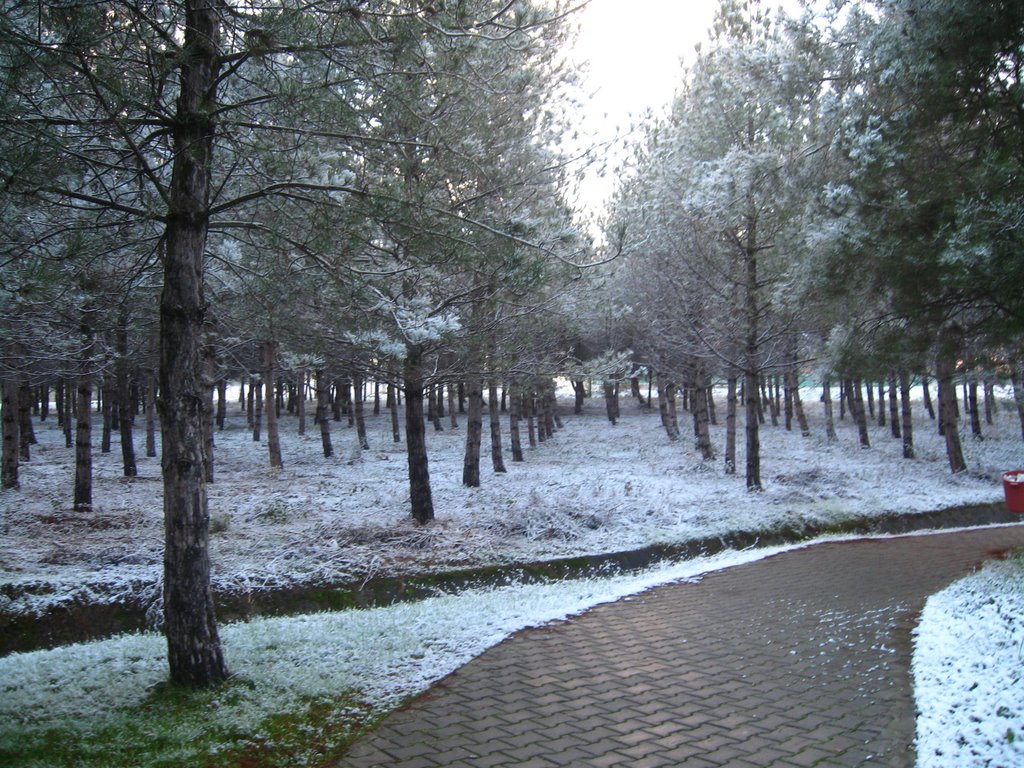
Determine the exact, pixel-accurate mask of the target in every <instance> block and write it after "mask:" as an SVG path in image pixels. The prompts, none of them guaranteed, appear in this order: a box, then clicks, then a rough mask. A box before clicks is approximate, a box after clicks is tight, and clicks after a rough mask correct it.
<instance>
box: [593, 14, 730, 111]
mask: <svg viewBox="0 0 1024 768" xmlns="http://www.w3.org/2000/svg"><path fill="white" fill-rule="evenodd" d="M717 5H718V3H717V2H716V0H630V2H628V3H627V2H625V0H591V2H590V4H589V5H588V6H587V7H586V8H585V9H584V10H583V11H582V12H581V13H580V18H579V21H580V35H579V39H578V41H577V44H576V51H575V57H574V58H575V60H577V61H581V62H582V61H589V66H588V69H589V71H588V72H587V77H586V81H585V82H586V87H585V92H587V93H590V92H593V93H594V94H595V96H594V103H593V109H592V111H591V114H592V115H594V116H603V115H604V114H607V115H608V119H609V121H611V122H613V123H615V122H618V123H620V124H622V123H626V122H628V116H629V115H630V114H634V115H637V114H641V113H642V112H643V111H644V110H645V109H647V108H648V107H659V106H661V105H664V104H666V103H668V101H669V100H670V99H671V97H672V94H673V93H674V91H675V89H676V86H677V84H678V83H679V81H680V78H681V69H680V63H679V62H680V57H682V56H685V57H686V58H687V60H689V61H692V58H693V50H694V45H695V44H696V43H697V42H698V41H699V40H702V39H704V38H705V37H706V36H707V30H708V28H709V27H710V26H711V20H712V18H713V16H714V11H715V8H716V7H717Z"/></svg>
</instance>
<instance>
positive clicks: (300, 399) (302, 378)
mask: <svg viewBox="0 0 1024 768" xmlns="http://www.w3.org/2000/svg"><path fill="white" fill-rule="evenodd" d="M295 376H296V377H297V379H298V390H299V391H298V393H297V395H296V401H295V410H296V412H297V415H298V417H299V437H302V436H303V435H305V434H306V371H305V369H304V368H300V369H299V370H298V371H297V372H296V374H295Z"/></svg>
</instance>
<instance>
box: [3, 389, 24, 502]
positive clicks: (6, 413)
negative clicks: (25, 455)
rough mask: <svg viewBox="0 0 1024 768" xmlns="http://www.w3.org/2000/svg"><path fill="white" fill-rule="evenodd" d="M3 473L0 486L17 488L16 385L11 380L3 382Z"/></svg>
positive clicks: (19, 452)
mask: <svg viewBox="0 0 1024 768" xmlns="http://www.w3.org/2000/svg"><path fill="white" fill-rule="evenodd" d="M0 416H2V419H3V459H2V461H3V472H2V478H0V486H2V487H3V488H5V489H12V488H17V487H18V461H19V459H20V457H21V451H20V449H19V447H18V442H19V434H18V431H19V430H18V385H17V383H16V382H15V381H14V380H13V379H4V381H3V413H2V414H0Z"/></svg>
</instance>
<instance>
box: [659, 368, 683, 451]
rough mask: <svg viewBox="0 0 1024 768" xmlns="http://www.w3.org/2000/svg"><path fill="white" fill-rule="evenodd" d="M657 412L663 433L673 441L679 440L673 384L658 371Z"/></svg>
mask: <svg viewBox="0 0 1024 768" xmlns="http://www.w3.org/2000/svg"><path fill="white" fill-rule="evenodd" d="M657 376H658V413H659V415H660V416H661V426H662V427H664V428H665V434H666V435H668V439H669V440H670V441H672V442H673V443H674V442H676V441H677V440H679V423H678V422H677V421H676V415H675V408H674V407H671V406H672V405H673V404H674V403H673V400H674V398H673V394H672V393H673V392H674V391H675V386H676V385H675V384H674V383H673V382H671V381H669V380H668V379H667V378H666V377H665V375H664V374H662V373H658V374H657Z"/></svg>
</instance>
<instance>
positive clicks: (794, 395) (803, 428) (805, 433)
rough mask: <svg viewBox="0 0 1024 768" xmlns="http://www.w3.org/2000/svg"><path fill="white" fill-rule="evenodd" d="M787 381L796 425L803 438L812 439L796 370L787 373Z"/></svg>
mask: <svg viewBox="0 0 1024 768" xmlns="http://www.w3.org/2000/svg"><path fill="white" fill-rule="evenodd" d="M786 381H787V384H788V387H789V399H790V402H791V403H792V407H793V413H794V414H795V415H796V423H797V425H799V427H800V435H801V437H810V436H811V427H810V425H809V424H808V423H807V414H806V413H804V402H803V400H801V399H800V380H799V379H798V378H797V375H796V370H795V369H790V370H789V371H788V372H787V373H786Z"/></svg>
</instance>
